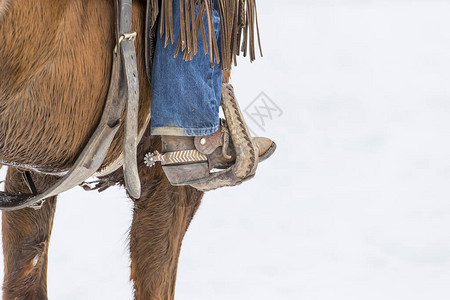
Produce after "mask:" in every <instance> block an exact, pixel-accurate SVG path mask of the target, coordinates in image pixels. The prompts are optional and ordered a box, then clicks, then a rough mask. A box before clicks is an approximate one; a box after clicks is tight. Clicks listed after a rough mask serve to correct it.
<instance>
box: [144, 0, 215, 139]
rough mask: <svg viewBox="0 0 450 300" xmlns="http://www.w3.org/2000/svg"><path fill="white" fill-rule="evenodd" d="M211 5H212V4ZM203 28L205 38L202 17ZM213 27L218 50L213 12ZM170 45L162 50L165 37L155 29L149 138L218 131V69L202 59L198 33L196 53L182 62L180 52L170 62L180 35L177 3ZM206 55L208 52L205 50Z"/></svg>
mask: <svg viewBox="0 0 450 300" xmlns="http://www.w3.org/2000/svg"><path fill="white" fill-rule="evenodd" d="M214 2H215V1H214ZM204 24H205V25H204V26H205V29H206V35H207V37H208V30H207V29H208V26H207V22H206V13H205V17H204ZM213 26H214V31H215V34H216V38H217V42H218V45H219V49H220V18H219V12H218V11H217V7H214V9H213ZM173 28H174V37H175V38H174V41H175V43H174V44H172V43H170V42H169V45H168V46H167V47H166V48H164V39H165V36H163V37H161V36H160V34H159V29H158V33H157V35H158V37H157V41H156V49H155V55H154V60H153V70H152V72H153V73H152V115H151V117H152V125H151V133H152V134H153V135H177V136H202V135H208V134H211V133H214V132H216V131H217V130H218V129H219V107H220V101H221V92H222V91H221V90H222V69H221V65H220V64H218V63H217V62H216V64H215V65H214V67H211V62H210V56H209V52H208V55H205V51H204V47H203V39H202V36H201V31H200V32H199V36H198V40H197V45H198V52H197V54H196V55H195V56H194V58H193V60H191V61H185V60H184V59H183V53H182V52H181V50H180V53H179V54H178V57H176V58H174V54H175V48H176V42H177V41H178V37H179V35H180V1H178V0H174V1H173ZM209 51H210V50H209Z"/></svg>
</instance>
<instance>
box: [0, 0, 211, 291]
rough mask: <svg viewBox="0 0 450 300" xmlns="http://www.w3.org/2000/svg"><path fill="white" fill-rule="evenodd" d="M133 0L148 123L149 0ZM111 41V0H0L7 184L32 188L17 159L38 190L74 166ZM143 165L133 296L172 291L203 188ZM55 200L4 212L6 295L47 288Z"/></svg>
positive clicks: (97, 102) (95, 115)
mask: <svg viewBox="0 0 450 300" xmlns="http://www.w3.org/2000/svg"><path fill="white" fill-rule="evenodd" d="M134 2H135V4H134V7H133V27H134V30H135V31H136V32H137V33H138V38H137V40H136V47H137V56H138V72H139V78H140V110H139V126H140V128H139V131H140V133H143V132H144V130H145V129H146V127H147V121H148V120H147V116H148V114H149V109H150V86H149V84H148V82H147V76H146V73H145V66H144V55H143V52H144V49H143V48H144V47H143V40H142V37H143V34H142V32H143V29H144V22H145V20H144V18H145V7H144V3H143V2H142V3H141V2H140V1H134ZM114 42H115V39H114V12H113V2H112V1H108V0H95V1H92V0H70V1H69V0H58V1H54V0H0V164H4V165H9V166H10V168H9V169H8V174H7V181H6V189H7V190H8V191H9V192H22V193H29V188H28V187H27V185H26V184H25V182H24V180H23V178H22V176H21V174H20V171H19V169H28V170H33V172H32V176H33V180H34V181H35V183H36V185H37V187H38V190H39V191H42V190H45V188H47V187H49V186H51V185H52V184H53V183H54V182H55V181H56V180H57V179H58V177H56V176H55V175H57V174H61V173H63V172H65V171H67V170H68V169H69V168H70V167H71V166H72V164H73V163H74V161H75V160H76V158H77V156H78V155H79V154H80V152H81V150H82V149H83V147H84V146H85V144H86V143H87V141H88V140H89V138H90V136H91V134H92V133H93V132H94V130H95V128H96V126H97V124H98V122H99V120H100V117H101V114H102V109H103V106H104V104H105V100H106V94H107V90H108V85H109V78H110V72H111V61H112V49H113V48H114ZM157 143H158V141H157V140H156V139H152V138H151V137H150V136H149V135H148V134H145V135H144V138H143V139H142V141H141V145H140V149H141V150H142V149H144V150H150V149H151V148H157V147H158V145H157ZM122 144H123V133H122V132H121V131H119V133H118V134H117V136H116V138H115V139H114V141H113V143H112V146H111V149H110V151H109V153H108V155H107V157H106V159H105V162H104V167H107V166H111V165H113V164H114V162H116V161H117V160H119V159H120V154H121V152H122ZM139 159H142V157H139ZM139 175H140V178H141V181H142V196H141V198H140V199H139V200H137V201H135V209H134V216H133V222H132V226H131V232H130V252H131V260H132V262H131V279H132V280H133V282H134V287H135V297H136V298H137V299H172V298H173V295H174V285H175V277H176V268H177V261H178V255H179V250H180V246H181V241H182V238H183V236H184V233H185V231H186V229H187V226H188V225H189V222H190V220H191V219H192V217H193V215H194V213H195V211H196V209H197V207H198V205H199V204H200V199H201V196H202V193H200V192H198V191H196V190H194V189H192V188H188V187H186V188H180V187H172V186H171V185H170V184H169V183H168V182H167V180H166V178H165V176H164V175H163V173H162V170H161V169H160V168H153V169H152V170H150V169H147V168H146V167H145V166H144V165H143V163H142V161H140V162H139ZM118 178H119V179H117V180H118V181H120V176H118ZM55 205H56V198H55V197H54V198H51V199H48V200H47V201H46V202H45V204H44V206H43V207H42V208H41V209H40V210H33V209H28V208H27V209H22V210H19V211H14V212H3V217H2V223H3V227H2V230H3V253H4V257H5V280H4V284H3V295H4V296H3V297H4V299H46V298H47V291H46V270H47V253H48V243H49V239H50V234H51V228H52V221H53V214H54V211H55Z"/></svg>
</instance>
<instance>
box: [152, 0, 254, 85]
mask: <svg viewBox="0 0 450 300" xmlns="http://www.w3.org/2000/svg"><path fill="white" fill-rule="evenodd" d="M172 1H180V36H179V38H178V41H177V46H176V50H175V54H174V55H175V57H177V56H178V55H179V54H180V51H181V52H182V53H183V58H184V60H186V61H188V60H191V59H192V58H193V57H194V55H196V54H197V52H198V49H197V38H198V36H199V33H200V32H201V35H202V38H203V48H204V49H205V54H208V53H210V59H211V65H212V66H214V64H215V63H220V62H221V59H222V70H223V77H224V82H226V83H227V82H228V81H229V77H230V71H231V66H232V65H233V64H234V65H237V56H239V55H240V54H242V55H243V56H244V57H246V56H247V55H249V58H250V61H254V60H255V59H256V41H255V37H256V38H257V43H258V48H259V51H260V54H261V56H263V53H262V48H261V39H260V34H259V26H258V15H257V9H256V0H150V1H149V2H150V3H151V6H152V11H153V12H152V15H151V18H152V20H151V24H153V25H155V23H156V21H157V19H158V15H159V16H160V20H159V22H160V23H159V24H160V30H159V33H160V35H161V37H162V36H164V35H165V46H167V45H168V44H169V42H170V43H172V44H173V43H174V29H173V5H172V3H173V2H172ZM213 1H217V5H218V8H219V13H220V22H221V33H220V34H221V40H220V42H221V49H220V51H221V52H220V54H219V48H218V45H217V41H216V36H215V33H214V29H213V22H212V14H213V4H214V3H213ZM196 6H198V14H197V15H196V14H195V8H196ZM204 15H206V18H207V28H205V26H204V23H203V22H202V20H203V17H204ZM206 30H208V31H207V32H208V36H207V35H206Z"/></svg>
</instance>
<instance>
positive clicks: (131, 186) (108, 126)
mask: <svg viewBox="0 0 450 300" xmlns="http://www.w3.org/2000/svg"><path fill="white" fill-rule="evenodd" d="M114 5H115V12H116V20H117V21H116V44H117V47H116V49H115V51H114V54H113V64H112V72H111V79H110V85H109V91H108V96H107V99H106V104H105V108H104V110H103V115H102V118H101V120H100V123H99V125H98V127H97V129H96V130H95V132H94V134H93V135H92V137H91V138H90V140H89V142H88V144H87V145H86V147H85V148H84V149H83V151H82V153H81V154H80V156H79V157H78V159H77V160H76V162H75V164H74V165H73V167H72V168H71V169H70V171H69V172H68V173H67V175H66V176H64V177H63V178H61V179H60V180H59V181H58V182H57V183H56V184H55V185H54V186H52V187H50V188H49V189H48V190H46V191H45V192H43V193H41V194H39V195H36V196H35V195H30V194H11V193H6V192H0V209H2V210H17V209H21V208H25V207H34V208H36V209H38V208H40V206H41V205H42V203H43V200H44V199H46V198H48V197H52V196H56V195H58V194H60V193H62V192H65V191H67V190H69V189H71V188H73V187H75V186H77V185H79V184H80V183H82V182H83V181H85V180H86V179H88V178H89V177H91V176H93V175H94V173H95V172H96V171H97V170H98V169H99V168H100V166H101V164H102V163H103V160H104V159H105V157H106V154H107V153H108V149H109V147H110V145H111V143H112V141H113V139H114V136H115V135H116V133H117V130H118V129H119V127H120V125H121V123H122V121H121V118H122V115H123V111H124V109H125V106H126V107H127V112H126V121H125V138H124V143H125V144H124V175H125V184H126V187H127V190H128V192H129V194H130V195H131V196H132V197H133V198H135V199H138V198H139V197H140V180H139V176H138V171H137V163H136V148H137V143H138V141H137V130H138V129H137V126H138V125H137V122H138V105H139V83H138V77H137V65H136V50H135V47H134V37H135V35H136V34H135V33H132V32H131V20H132V0H116V1H114ZM121 75H122V76H121Z"/></svg>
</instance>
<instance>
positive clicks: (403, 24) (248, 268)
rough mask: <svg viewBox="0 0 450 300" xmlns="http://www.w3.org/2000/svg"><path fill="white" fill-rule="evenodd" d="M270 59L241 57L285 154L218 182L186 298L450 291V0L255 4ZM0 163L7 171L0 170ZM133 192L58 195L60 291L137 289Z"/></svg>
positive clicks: (442, 294)
mask: <svg viewBox="0 0 450 300" xmlns="http://www.w3.org/2000/svg"><path fill="white" fill-rule="evenodd" d="M258 3H259V19H260V23H261V34H262V38H263V46H264V59H259V60H258V61H257V62H255V63H254V64H252V65H250V64H249V63H247V62H246V60H241V61H240V66H239V68H238V69H236V70H235V72H234V76H233V83H234V85H235V89H236V92H237V95H238V97H239V98H240V101H241V106H242V107H243V108H244V107H246V106H247V105H248V104H250V103H251V102H252V100H253V99H254V98H255V97H256V96H257V95H259V94H260V92H262V91H263V92H265V94H266V95H267V96H268V97H269V98H270V99H272V100H273V101H274V102H275V103H276V104H277V105H278V106H279V107H280V108H281V109H282V111H283V114H282V116H281V117H274V118H273V120H272V121H270V122H268V123H267V124H266V127H265V129H266V132H261V130H260V129H259V128H257V127H255V126H254V125H250V126H251V127H252V129H253V130H254V131H256V132H257V133H258V134H261V135H263V134H264V135H267V136H270V137H272V138H274V139H275V140H276V141H277V143H278V150H277V152H276V155H275V156H274V157H273V158H272V159H270V160H269V161H267V162H264V163H263V164H261V165H260V168H259V171H258V175H257V177H256V178H255V179H253V180H252V181H251V182H249V183H246V184H244V185H242V186H240V187H236V188H232V189H223V190H219V191H215V192H210V193H208V194H207V195H206V196H205V199H204V201H203V203H202V206H201V208H200V210H199V211H198V213H197V215H196V216H195V218H194V221H193V222H192V225H191V227H190V229H189V231H188V233H187V235H186V237H185V240H184V243H183V247H182V252H181V256H180V264H179V270H178V281H177V288H176V298H177V299H186V300H194V299H195V300H203V299H204V300H210V299H215V300H221V299H224V300H225V299H227V300H228V299H233V300H239V299H261V300H262V299H278V300H284V299H286V300H287V299H289V300H292V299H302V300H329V299H339V300H341V299H342V300H353V299H354V300H360V299H365V300H372V299H373V300H379V299H383V300H390V299H392V300H399V299H408V300H423V299H433V300H444V299H445V300H447V299H450V285H449V282H450V202H449V201H448V200H449V196H450V189H449V182H450V155H449V153H450V141H449V137H450V118H449V114H450V84H449V82H450V71H449V70H450V54H449V53H450V18H449V17H448V16H449V15H450V2H448V1H438V0H435V1H432V0H428V1H425V0H415V1H413V0H410V1H406V0H405V1H403V0H391V1H382V0H377V1H369V0H360V1H350V0H347V1H345V0H329V1H326V0H314V1H313V0H303V1H293V0H290V1H289V0H285V1H268V0H260V1H259V2H258ZM3 172H4V171H3ZM131 209H132V206H131V203H130V201H128V200H127V199H126V197H125V194H124V191H123V190H121V189H118V188H115V189H112V190H109V191H107V192H105V193H103V194H100V195H98V194H97V193H92V192H91V193H87V192H84V191H82V190H81V189H74V190H72V191H69V192H67V193H65V194H63V195H62V196H61V197H60V200H59V203H58V210H57V213H56V219H55V224H54V232H53V236H52V241H51V245H50V262H49V280H48V282H49V283H48V285H49V296H50V299H132V288H131V284H130V283H129V282H128V277H129V269H128V266H129V258H128V252H127V231H128V228H129V225H130V220H131Z"/></svg>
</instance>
